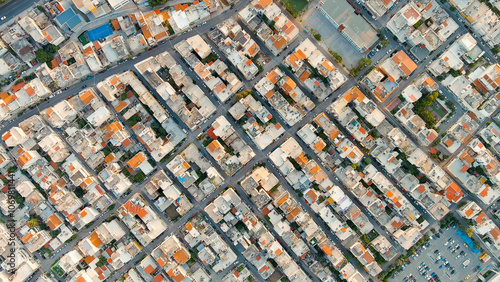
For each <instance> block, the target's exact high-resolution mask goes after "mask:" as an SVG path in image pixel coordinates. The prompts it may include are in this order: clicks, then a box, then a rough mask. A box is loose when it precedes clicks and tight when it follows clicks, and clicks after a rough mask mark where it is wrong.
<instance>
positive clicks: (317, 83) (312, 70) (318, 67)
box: [284, 39, 347, 101]
mask: <svg viewBox="0 0 500 282" xmlns="http://www.w3.org/2000/svg"><path fill="white" fill-rule="evenodd" d="M284 64H285V65H286V66H288V67H289V68H291V69H292V71H293V72H294V73H295V75H296V76H297V77H298V78H299V80H300V81H302V82H303V83H304V84H305V85H306V86H307V88H309V90H310V91H311V92H312V93H313V94H314V96H316V98H318V100H320V101H324V100H325V99H326V98H327V97H328V96H329V95H330V94H331V93H332V92H331V91H332V90H333V91H335V90H336V89H337V88H339V87H340V86H341V85H342V84H343V83H344V82H345V81H347V78H346V77H345V76H344V75H343V74H342V73H341V72H340V71H339V70H338V69H336V68H335V66H334V65H333V64H332V62H331V61H330V60H328V59H327V58H326V57H325V56H324V55H323V53H322V52H321V51H320V50H319V49H318V48H317V47H316V46H315V45H314V43H312V42H311V41H310V40H309V39H306V40H305V41H303V42H302V43H301V44H300V45H299V46H297V47H296V48H295V49H294V52H293V53H292V54H290V55H289V56H287V57H286V58H285V61H284ZM325 84H326V85H328V86H329V87H327V86H326V85H325Z"/></svg>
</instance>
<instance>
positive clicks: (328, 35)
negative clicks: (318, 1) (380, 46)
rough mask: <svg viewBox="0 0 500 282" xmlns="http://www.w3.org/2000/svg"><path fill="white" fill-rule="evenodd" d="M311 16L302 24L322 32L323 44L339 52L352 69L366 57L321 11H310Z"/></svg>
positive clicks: (347, 65)
mask: <svg viewBox="0 0 500 282" xmlns="http://www.w3.org/2000/svg"><path fill="white" fill-rule="evenodd" d="M309 13H310V14H309V16H308V17H306V18H304V19H303V20H302V24H303V25H304V26H305V28H306V29H307V30H310V29H311V28H312V29H314V30H316V31H317V32H318V33H319V34H321V39H322V40H323V41H322V42H321V44H323V45H324V47H325V48H327V49H330V50H332V51H333V52H337V53H338V54H339V55H340V56H342V59H343V60H342V62H343V63H344V65H345V66H346V67H347V68H348V69H351V68H353V67H355V66H357V65H358V61H359V60H360V59H362V58H364V57H365V55H364V54H363V53H360V52H358V51H357V50H356V49H355V48H354V46H352V45H351V43H349V42H347V39H345V38H344V37H343V36H342V34H340V31H339V30H338V29H336V28H335V27H334V26H333V25H332V24H331V23H330V22H329V21H328V20H327V19H326V18H325V17H324V16H323V15H322V14H321V13H320V12H319V11H318V9H314V8H313V11H310V12H309Z"/></svg>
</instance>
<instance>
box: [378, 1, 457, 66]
mask: <svg viewBox="0 0 500 282" xmlns="http://www.w3.org/2000/svg"><path fill="white" fill-rule="evenodd" d="M387 27H388V28H389V30H390V31H391V32H392V33H393V34H394V35H395V36H396V37H397V38H398V40H399V41H400V42H406V43H409V45H410V46H412V48H411V52H412V54H413V55H414V56H415V57H416V58H417V59H419V60H424V59H425V58H426V57H427V56H428V55H429V54H430V52H432V51H434V50H436V49H437V48H438V47H439V46H440V45H441V44H442V43H444V42H445V41H446V40H447V39H448V37H450V36H451V35H452V34H453V33H454V32H455V31H456V30H457V29H458V24H457V23H456V22H455V21H453V19H452V18H451V17H450V16H449V15H448V13H447V12H446V11H445V10H443V9H442V8H441V7H440V6H439V4H438V3H437V2H436V1H432V0H430V1H429V0H428V1H424V2H421V3H418V4H415V3H413V2H412V3H409V4H408V5H406V6H404V7H402V8H401V10H400V11H398V12H397V13H396V14H395V15H394V16H393V17H391V19H390V20H389V22H388V23H387Z"/></svg>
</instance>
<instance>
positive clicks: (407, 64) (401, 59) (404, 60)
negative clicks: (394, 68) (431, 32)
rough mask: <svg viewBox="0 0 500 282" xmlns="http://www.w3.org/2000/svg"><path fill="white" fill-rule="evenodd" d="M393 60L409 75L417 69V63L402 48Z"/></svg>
mask: <svg viewBox="0 0 500 282" xmlns="http://www.w3.org/2000/svg"><path fill="white" fill-rule="evenodd" d="M392 60H393V61H394V62H395V63H396V64H397V65H398V66H399V68H400V69H401V70H402V71H403V72H404V73H405V74H406V75H407V76H409V75H410V74H412V73H413V72H414V71H415V70H416V69H417V64H415V62H414V61H413V60H412V59H411V58H410V57H408V55H406V53H405V52H404V51H403V50H401V51H399V52H398V53H397V54H396V55H394V56H393V57H392Z"/></svg>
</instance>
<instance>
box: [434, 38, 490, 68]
mask: <svg viewBox="0 0 500 282" xmlns="http://www.w3.org/2000/svg"><path fill="white" fill-rule="evenodd" d="M483 54H484V51H482V50H481V48H480V47H479V46H477V42H476V40H475V39H474V38H473V37H472V35H471V34H470V33H466V34H464V35H462V36H460V37H459V38H458V39H457V40H456V41H455V43H453V44H451V45H450V46H449V47H448V49H447V50H446V51H445V52H443V54H441V55H440V56H439V57H438V58H437V59H435V60H434V61H433V62H432V63H431V64H430V65H429V66H428V70H429V71H430V72H431V73H432V74H433V75H434V76H439V75H442V74H444V73H447V72H449V71H450V70H452V69H453V70H457V71H461V70H462V67H463V66H464V63H473V62H475V61H476V60H477V59H479V58H480V57H481V56H482V55H483Z"/></svg>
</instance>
